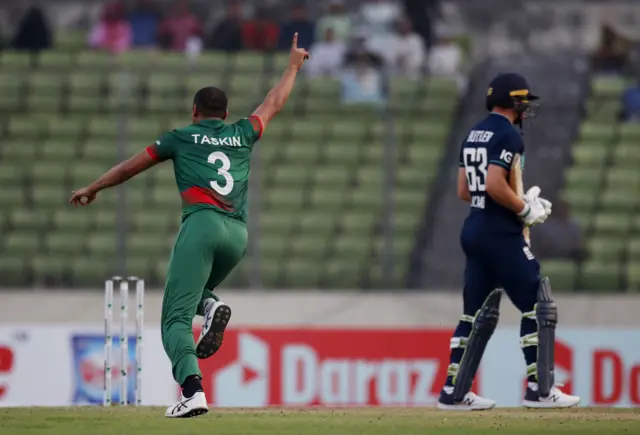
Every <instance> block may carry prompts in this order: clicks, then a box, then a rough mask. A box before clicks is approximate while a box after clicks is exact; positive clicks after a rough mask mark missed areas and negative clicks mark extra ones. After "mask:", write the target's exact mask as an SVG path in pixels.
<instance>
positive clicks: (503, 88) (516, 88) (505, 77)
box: [486, 73, 539, 119]
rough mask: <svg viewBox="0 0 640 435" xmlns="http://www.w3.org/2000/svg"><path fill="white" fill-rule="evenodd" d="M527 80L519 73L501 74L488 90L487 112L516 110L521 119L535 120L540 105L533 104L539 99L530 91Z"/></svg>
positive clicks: (492, 81)
mask: <svg viewBox="0 0 640 435" xmlns="http://www.w3.org/2000/svg"><path fill="white" fill-rule="evenodd" d="M529 89H530V88H529V83H528V82H527V79H525V78H524V77H523V76H521V75H520V74H517V73H507V74H500V75H499V76H497V77H496V78H494V79H493V80H491V83H489V89H488V90H487V102H486V106H487V110H489V111H491V110H493V108H494V107H501V108H503V109H515V110H516V112H517V113H518V114H519V115H520V116H519V118H520V119H522V118H533V117H534V116H535V115H536V113H537V108H538V105H537V104H535V103H532V101H535V100H537V99H539V97H538V96H537V95H533V94H532V93H531V91H530V90H529Z"/></svg>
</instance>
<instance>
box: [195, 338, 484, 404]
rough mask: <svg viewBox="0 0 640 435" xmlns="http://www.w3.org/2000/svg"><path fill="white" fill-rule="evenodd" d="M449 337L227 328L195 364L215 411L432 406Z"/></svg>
mask: <svg viewBox="0 0 640 435" xmlns="http://www.w3.org/2000/svg"><path fill="white" fill-rule="evenodd" d="M450 334H451V332H450V331H448V330H429V331H425V330H370V329H367V330H340V329H335V330H333V329H324V330H315V329H309V330H291V329H252V330H232V331H229V332H227V334H226V335H225V342H224V346H222V348H221V350H220V351H219V352H218V353H217V354H216V356H215V357H214V358H210V359H207V360H204V361H201V363H200V364H201V365H200V367H201V369H202V372H203V376H204V378H205V382H206V383H207V384H206V386H205V393H206V394H207V397H208V398H209V400H210V401H211V402H212V403H213V404H214V405H218V406H265V405H284V406H313V405H325V406H364V405H379V406H425V405H433V404H435V401H436V400H437V397H438V394H439V392H440V389H441V388H442V385H443V383H444V381H445V378H446V373H447V365H448V363H449V361H448V358H449V338H450ZM476 387H477V385H476Z"/></svg>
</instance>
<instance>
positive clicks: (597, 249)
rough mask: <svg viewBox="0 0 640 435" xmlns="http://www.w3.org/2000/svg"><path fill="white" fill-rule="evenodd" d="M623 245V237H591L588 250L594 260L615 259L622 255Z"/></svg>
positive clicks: (624, 242) (624, 245)
mask: <svg viewBox="0 0 640 435" xmlns="http://www.w3.org/2000/svg"><path fill="white" fill-rule="evenodd" d="M625 247H626V240H625V239H615V238H610V237H592V238H591V239H590V240H589V242H588V250H589V253H590V254H591V258H592V259H594V260H595V259H599V260H616V259H618V258H620V257H621V256H622V255H623V253H624V250H625Z"/></svg>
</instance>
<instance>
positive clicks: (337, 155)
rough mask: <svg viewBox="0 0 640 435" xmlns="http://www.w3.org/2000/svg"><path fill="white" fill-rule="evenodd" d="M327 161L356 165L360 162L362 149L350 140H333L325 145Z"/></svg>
mask: <svg viewBox="0 0 640 435" xmlns="http://www.w3.org/2000/svg"><path fill="white" fill-rule="evenodd" d="M323 148H324V155H325V158H326V159H327V161H329V162H334V163H336V164H340V163H343V164H351V165H354V166H356V164H357V163H359V162H360V154H361V153H360V149H359V148H358V147H357V146H356V145H354V144H353V143H350V142H346V141H345V142H340V141H332V142H330V143H329V144H327V145H325V146H324V147H323Z"/></svg>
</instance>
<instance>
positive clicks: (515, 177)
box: [509, 154, 531, 246]
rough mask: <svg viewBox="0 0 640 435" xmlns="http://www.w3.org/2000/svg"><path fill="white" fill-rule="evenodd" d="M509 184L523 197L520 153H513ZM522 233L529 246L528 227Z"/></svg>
mask: <svg viewBox="0 0 640 435" xmlns="http://www.w3.org/2000/svg"><path fill="white" fill-rule="evenodd" d="M509 184H510V185H511V188H512V189H513V191H514V192H515V193H516V195H518V197H519V198H523V197H524V184H523V181H522V156H521V155H520V154H514V156H513V159H512V160H511V174H509ZM522 234H523V235H524V241H525V242H527V245H529V246H531V232H530V229H529V227H524V228H523V229H522Z"/></svg>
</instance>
